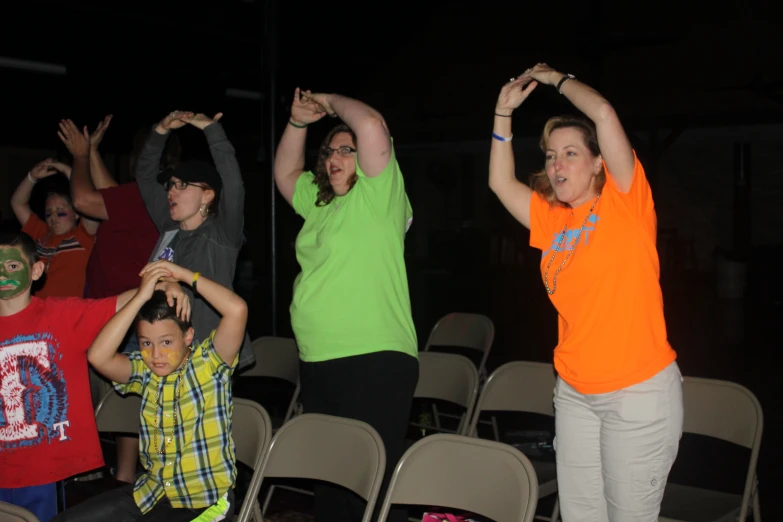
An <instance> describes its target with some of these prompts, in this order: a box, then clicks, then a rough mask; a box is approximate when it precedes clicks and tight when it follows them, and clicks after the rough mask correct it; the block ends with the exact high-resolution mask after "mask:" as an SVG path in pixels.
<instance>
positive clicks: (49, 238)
mask: <svg viewBox="0 0 783 522" xmlns="http://www.w3.org/2000/svg"><path fill="white" fill-rule="evenodd" d="M22 232H25V233H26V234H27V235H29V236H30V237H31V238H33V240H35V243H36V245H38V255H39V256H41V261H43V262H44V263H45V264H48V265H49V266H48V268H47V269H46V281H45V282H44V285H43V287H42V288H41V289H40V290H38V291H37V292H36V293H35V296H36V297H41V298H43V297H83V296H84V283H85V281H86V279H87V261H88V260H89V259H90V252H92V247H93V245H94V244H95V236H91V235H90V234H89V233H88V232H87V231H86V230H85V229H84V225H83V224H82V221H81V220H79V224H78V225H77V226H76V227H74V229H73V230H71V231H70V232H68V233H66V234H59V235H54V234H50V232H49V225H47V224H46V222H45V221H43V220H41V218H39V217H38V215H37V214H35V213H31V214H30V217H29V218H28V219H27V223H25V224H24V227H22Z"/></svg>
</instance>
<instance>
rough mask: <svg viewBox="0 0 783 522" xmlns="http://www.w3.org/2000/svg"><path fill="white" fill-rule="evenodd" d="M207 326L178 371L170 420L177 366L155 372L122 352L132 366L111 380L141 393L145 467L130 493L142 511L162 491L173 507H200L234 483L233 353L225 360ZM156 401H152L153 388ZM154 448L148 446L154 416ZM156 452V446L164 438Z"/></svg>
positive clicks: (119, 387) (137, 356) (123, 388)
mask: <svg viewBox="0 0 783 522" xmlns="http://www.w3.org/2000/svg"><path fill="white" fill-rule="evenodd" d="M214 337H215V332H214V331H213V332H212V333H211V335H210V336H209V339H207V340H206V341H204V342H202V343H201V344H200V345H198V346H197V347H196V348H195V349H192V351H191V354H190V357H189V358H188V361H187V364H186V367H185V369H184V371H183V372H182V379H184V380H183V382H182V386H181V389H180V401H179V409H178V411H177V414H176V418H177V420H178V422H177V424H176V425H174V419H175V415H174V407H175V404H176V401H175V393H176V388H177V381H178V380H179V378H180V377H179V376H180V372H179V370H178V371H175V372H172V373H171V374H170V375H168V376H166V377H158V376H157V375H155V374H154V373H152V371H151V370H150V369H149V367H148V366H147V365H146V363H145V362H144V361H143V360H142V358H141V353H139V352H133V353H131V354H129V355H128V358H129V359H130V361H131V365H132V368H133V369H132V372H131V378H130V380H129V381H128V384H120V383H116V382H115V383H114V388H115V389H116V390H117V391H118V392H120V393H121V394H123V395H125V394H128V393H133V394H136V395H140V396H141V418H140V420H141V428H140V433H139V454H140V456H141V463H142V465H143V466H144V469H145V470H146V473H144V475H142V476H141V477H139V479H138V480H137V481H136V485H135V486H134V488H133V498H134V499H135V501H136V505H138V506H139V509H140V510H141V512H142V513H147V512H148V511H149V510H150V509H152V508H153V506H155V504H156V503H157V502H158V501H159V500H160V499H162V498H163V497H164V496H165V497H166V498H167V499H168V500H169V502H170V503H171V505H172V507H175V508H192V509H198V508H204V507H207V506H210V505H212V504H214V503H215V502H217V501H218V500H219V499H220V497H221V496H222V495H223V494H224V493H226V491H228V490H229V488H232V487H233V486H234V481H235V479H236V474H237V472H236V465H235V462H236V457H235V451H234V440H233V438H232V437H231V415H232V413H233V410H234V403H233V402H232V400H231V375H232V374H233V373H234V368H236V365H237V360H238V358H235V359H234V361H233V364H232V365H231V366H229V365H228V364H226V363H225V361H223V359H222V358H221V357H220V355H219V354H218V353H217V351H215V345H214V344H213V339H214ZM156 392H158V393H159V394H160V395H159V396H160V397H161V400H160V402H161V403H162V407H161V406H159V405H158V404H156V403H155V393H156ZM156 419H157V423H158V426H160V427H161V431H159V432H158V448H155V447H153V444H154V442H153V441H154V432H155V420H156ZM172 438H173V440H172V442H171V443H170V444H169V445H168V446H167V447H166V448H165V450H164V452H163V453H162V454H159V453H158V450H159V449H160V448H161V447H162V446H164V444H166V443H168V441H169V440H170V439H172Z"/></svg>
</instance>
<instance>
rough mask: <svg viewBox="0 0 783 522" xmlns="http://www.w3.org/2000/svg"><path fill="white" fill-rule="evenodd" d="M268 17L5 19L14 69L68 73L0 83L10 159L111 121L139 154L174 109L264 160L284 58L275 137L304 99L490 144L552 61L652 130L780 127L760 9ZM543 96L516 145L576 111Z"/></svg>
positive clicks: (98, 12) (649, 6) (2, 75)
mask: <svg viewBox="0 0 783 522" xmlns="http://www.w3.org/2000/svg"><path fill="white" fill-rule="evenodd" d="M771 4H772V3H770V5H771ZM270 5H272V4H269V5H268V3H267V2H263V1H252V0H251V1H241V0H223V1H220V2H216V1H211V2H206V1H205V2H203V3H198V2H184V1H159V2H148V1H147V2H145V1H136V2H127V1H124V0H120V1H115V2H111V3H109V2H86V1H71V2H56V3H55V2H36V1H29V2H25V3H21V4H19V5H16V6H14V9H15V12H14V13H11V12H10V11H9V10H10V9H11V8H10V7H8V6H7V5H5V6H4V8H5V10H6V13H5V16H4V17H3V18H4V21H5V27H4V29H3V31H2V35H0V45H1V47H0V58H2V59H3V60H5V63H7V62H8V59H21V60H27V61H35V62H45V63H50V64H58V65H62V66H65V67H66V69H67V73H66V74H65V75H51V74H43V73H35V72H30V71H24V70H18V69H13V68H8V67H0V80H1V81H2V92H3V100H4V104H3V106H4V107H3V116H4V119H5V122H4V123H5V125H3V126H2V130H1V131H0V133H2V136H0V145H24V146H52V145H56V143H57V142H56V136H55V130H56V123H57V121H58V120H59V119H60V118H63V117H70V118H73V119H75V120H76V121H77V123H79V124H82V123H88V124H89V125H94V124H95V123H96V122H97V121H98V119H99V118H100V117H101V116H102V115H103V114H104V113H109V112H111V113H114V114H115V122H114V124H113V131H112V134H111V135H110V136H109V137H107V142H106V146H107V147H108V148H114V149H118V150H127V149H128V148H129V143H130V137H131V136H132V134H133V132H134V131H135V130H136V129H138V128H139V127H140V126H143V125H148V124H150V123H152V122H153V121H155V120H157V119H158V118H159V117H160V116H162V115H163V114H165V113H166V112H168V111H170V110H173V109H176V108H181V109H185V110H196V111H203V112H216V111H223V112H224V113H225V120H224V122H225V125H226V127H227V128H229V129H230V133H231V134H232V136H237V137H238V138H237V139H240V138H239V136H241V137H242V138H241V139H243V140H245V141H246V142H248V143H249V142H252V141H254V140H255V141H261V142H264V141H266V138H262V136H265V135H266V134H268V133H267V132H265V130H266V129H267V128H268V122H267V115H268V106H269V102H268V93H269V85H270V83H269V78H268V67H267V66H268V65H269V63H271V62H270V61H269V60H268V58H269V56H270V47H269V46H268V42H269V41H273V42H275V44H276V45H275V47H273V48H272V49H274V48H276V49H277V52H276V54H275V55H276V56H277V61H276V63H277V64H278V67H277V75H276V80H277V81H276V85H277V95H276V99H277V100H278V104H277V105H278V110H279V111H280V118H282V119H278V125H277V128H278V129H279V128H281V126H282V125H283V122H284V121H285V119H284V118H285V112H286V111H287V107H288V104H289V103H290V97H291V94H292V91H293V88H294V87H295V86H296V85H300V86H302V87H303V88H311V89H313V90H316V91H318V90H321V91H333V92H341V93H344V94H348V95H351V96H355V97H359V98H361V99H364V100H366V101H368V102H369V103H371V104H372V105H374V106H375V107H377V108H378V109H379V110H381V112H383V113H384V115H385V116H386V118H387V120H388V121H389V124H390V126H391V128H392V131H393V132H394V134H395V137H396V138H397V139H398V140H402V139H404V140H406V142H419V141H425V142H433V141H444V140H449V141H451V140H468V139H477V138H478V139H480V138H483V137H485V135H486V134H487V131H488V128H489V125H491V112H492V108H493V105H494V99H495V96H496V94H497V91H498V89H499V88H500V86H501V85H502V83H503V82H504V81H506V80H507V79H508V77H510V76H513V75H515V74H517V73H519V72H520V71H521V70H523V69H525V68H526V67H528V66H530V65H532V64H534V63H535V62H537V61H546V62H548V63H549V64H551V65H552V66H554V67H556V68H558V69H560V70H563V71H566V72H572V73H574V74H576V76H577V77H578V78H580V79H583V80H584V81H586V82H588V83H590V84H592V85H594V86H595V87H597V88H598V89H599V90H601V91H602V92H603V93H604V94H605V95H606V96H607V97H608V98H609V100H610V101H612V102H613V103H614V104H615V106H616V107H617V108H618V111H619V112H620V113H621V116H622V117H623V119H624V121H625V122H626V125H627V126H631V127H634V128H638V129H647V128H650V127H651V126H654V125H658V126H662V127H668V126H693V125H716V124H732V123H755V122H783V89H781V87H783V70H781V68H780V67H779V66H780V57H781V50H783V39H781V38H780V35H781V33H783V23H781V22H779V21H778V17H777V13H776V10H775V9H774V8H773V7H766V4H763V3H760V4H759V5H758V6H757V5H755V4H753V3H748V2H725V3H722V4H721V3H710V4H706V3H705V4H704V6H705V7H701V6H699V5H698V4H696V3H693V4H691V3H688V2H678V3H674V2H669V3H668V4H667V3H666V2H655V3H653V2H649V3H646V4H645V3H644V2H641V3H635V4H633V3H631V2H627V1H626V2H606V1H595V0H593V1H582V2H570V1H566V0H563V1H559V2H555V1H549V2H537V3H531V2H514V3H511V2H474V3H472V4H464V5H462V4H455V3H447V2H428V3H424V2H422V3H420V4H418V5H417V4H410V6H409V7H406V5H407V4H405V3H394V4H391V3H389V4H387V3H371V2H352V1H346V2H329V3H318V4H315V3H308V2H279V1H278V2H275V4H274V7H271V8H270ZM267 26H268V28H269V29H270V31H269V35H267V32H266V29H265V28H267ZM270 38H272V40H270ZM0 61H2V60H0ZM227 89H240V90H244V91H253V92H256V93H259V94H261V95H262V98H263V99H262V100H252V99H242V98H233V97H229V96H226V90H227ZM539 91H540V92H537V93H535V94H534V96H532V97H531V99H530V100H529V102H528V104H527V105H528V106H526V107H525V108H524V109H523V110H522V111H521V114H520V116H519V118H518V121H517V122H516V123H515V126H516V127H519V128H518V129H517V128H516V127H515V132H518V133H523V132H530V133H536V132H537V131H538V129H540V126H541V124H542V122H543V121H544V119H545V118H546V117H547V116H549V115H551V114H553V113H556V112H561V111H564V110H569V108H568V106H567V104H566V103H565V102H564V100H563V99H562V98H561V97H559V96H558V95H557V94H556V93H555V92H554V90H553V89H539Z"/></svg>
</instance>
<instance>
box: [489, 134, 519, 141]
mask: <svg viewBox="0 0 783 522" xmlns="http://www.w3.org/2000/svg"><path fill="white" fill-rule="evenodd" d="M492 137H493V138H495V139H496V140H498V141H511V139H512V138H513V137H514V135H513V134H512V135H511V137H510V138H506V137H504V136H501V135H500V134H495V133H494V132H493V133H492Z"/></svg>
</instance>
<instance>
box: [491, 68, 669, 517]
mask: <svg viewBox="0 0 783 522" xmlns="http://www.w3.org/2000/svg"><path fill="white" fill-rule="evenodd" d="M540 84H543V85H551V86H552V87H554V88H556V89H557V91H558V92H559V93H560V94H561V95H563V96H565V98H566V99H567V100H568V101H570V102H571V103H572V104H573V105H574V106H575V107H576V108H577V109H579V110H580V111H581V112H582V113H584V115H585V116H587V119H586V118H584V117H574V116H558V117H555V118H551V119H550V120H549V121H548V122H547V123H546V125H545V126H544V131H543V133H542V135H541V141H540V146H541V150H542V152H543V153H544V165H543V169H542V170H541V171H540V172H538V173H535V174H533V176H532V177H531V183H530V186H527V185H525V184H523V183H521V182H520V181H518V180H517V178H516V176H515V173H514V153H513V149H512V147H511V138H512V134H511V117H512V113H513V112H514V111H515V110H516V109H517V108H518V107H519V106H520V105H521V104H522V103H523V102H524V101H525V100H526V99H527V97H528V96H529V95H530V94H531V93H532V92H533V90H534V89H535V88H536V86H537V85H540ZM489 185H490V188H491V189H492V190H493V192H495V194H497V196H498V198H499V199H500V201H501V202H502V203H503V205H504V206H505V207H506V209H507V210H508V211H509V212H510V213H511V214H512V215H513V216H514V217H515V218H516V219H517V220H518V221H519V222H520V223H522V225H524V226H525V227H527V228H529V229H530V245H531V246H533V247H535V248H538V249H540V250H541V251H542V252H543V254H542V256H541V278H542V280H543V284H544V287H545V288H546V290H547V293H548V294H549V296H550V299H551V301H552V304H553V305H554V306H555V308H556V309H557V313H558V317H559V319H558V331H559V336H558V344H557V346H556V347H555V352H554V364H555V369H556V370H557V374H558V378H557V386H556V388H555V391H554V405H555V432H556V437H555V449H556V459H557V481H558V495H559V501H560V510H561V512H562V519H563V522H574V521H588V520H589V521H593V522H609V521H620V520H634V521H639V522H642V521H647V522H655V521H657V520H658V512H659V510H660V505H661V500H662V498H663V491H664V488H665V486H666V479H667V477H668V474H669V470H670V469H671V466H672V464H673V463H674V459H675V458H676V456H677V449H678V446H679V440H680V436H681V434H682V422H683V405H682V377H681V376H680V370H679V368H678V367H677V363H676V362H675V359H676V353H675V352H674V350H673V349H672V347H671V346H670V345H669V342H668V340H667V335H666V323H665V321H664V315H663V298H662V295H661V287H660V283H659V276H660V266H659V263H658V253H657V251H656V248H655V245H656V214H655V205H654V203H653V197H652V192H651V190H650V185H649V183H648V181H647V178H646V177H645V173H644V168H643V167H642V165H641V163H640V162H639V159H638V158H637V157H636V153H635V152H634V150H633V149H632V148H631V144H630V142H629V141H628V137H627V136H626V134H625V131H624V130H623V126H622V124H621V122H620V119H619V118H618V116H617V113H616V112H615V111H614V109H613V108H612V106H611V105H610V103H609V102H608V101H607V100H606V99H605V98H604V97H603V96H601V95H600V94H599V93H598V92H596V91H595V90H594V89H592V88H590V87H588V86H587V85H585V84H584V83H581V82H579V81H577V80H576V78H575V77H574V76H573V75H567V74H563V73H560V72H558V71H555V70H554V69H552V68H551V67H549V66H548V65H546V64H541V63H540V64H538V65H536V66H535V67H532V68H530V69H528V70H527V71H525V72H524V73H523V74H522V75H521V76H519V77H518V78H511V81H509V82H508V83H506V84H505V85H504V86H503V88H502V89H501V91H500V95H499V96H498V100H497V104H496V106H495V122H494V129H493V132H492V148H491V151H490V162H489Z"/></svg>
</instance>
